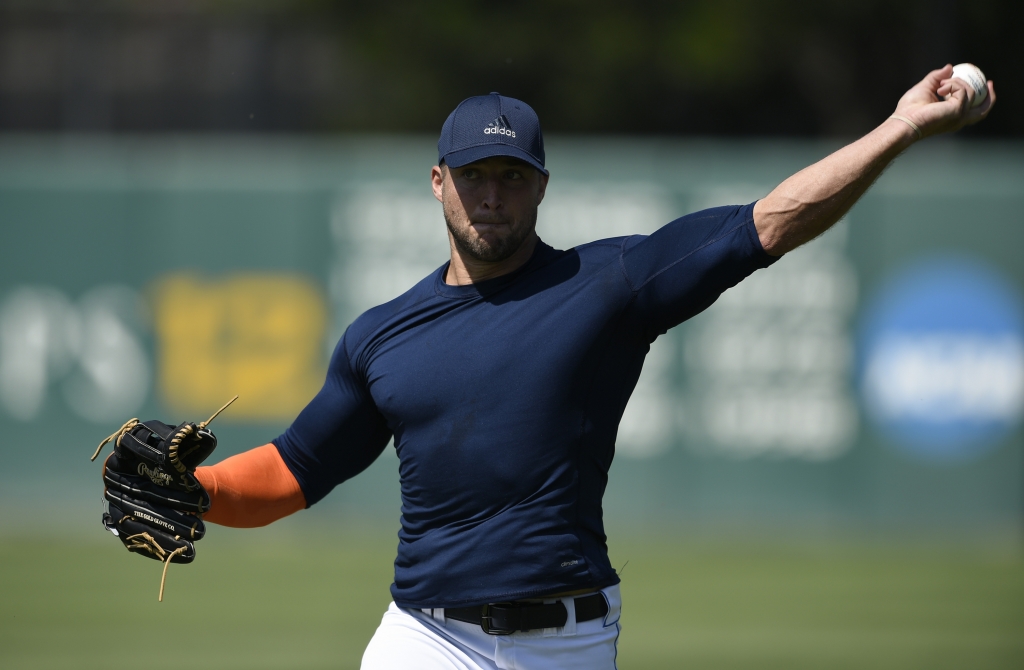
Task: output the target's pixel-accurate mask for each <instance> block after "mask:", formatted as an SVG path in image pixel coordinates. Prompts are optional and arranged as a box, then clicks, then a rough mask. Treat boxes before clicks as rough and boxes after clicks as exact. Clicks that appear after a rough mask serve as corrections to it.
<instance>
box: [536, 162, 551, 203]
mask: <svg viewBox="0 0 1024 670" xmlns="http://www.w3.org/2000/svg"><path fill="white" fill-rule="evenodd" d="M537 175H538V176H539V177H540V187H539V188H538V189H537V204H538V205H539V204H540V203H542V202H544V194H545V193H547V190H548V176H549V175H546V174H544V173H543V172H541V171H540V170H537Z"/></svg>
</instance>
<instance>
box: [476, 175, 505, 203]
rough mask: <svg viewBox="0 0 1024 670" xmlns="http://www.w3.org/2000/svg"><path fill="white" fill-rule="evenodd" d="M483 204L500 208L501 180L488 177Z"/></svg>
mask: <svg viewBox="0 0 1024 670" xmlns="http://www.w3.org/2000/svg"><path fill="white" fill-rule="evenodd" d="M480 204H481V205H483V206H484V207H486V208H487V209H498V208H500V207H501V180H500V179H488V180H487V181H486V182H485V183H484V188H483V198H482V200H481V202H480Z"/></svg>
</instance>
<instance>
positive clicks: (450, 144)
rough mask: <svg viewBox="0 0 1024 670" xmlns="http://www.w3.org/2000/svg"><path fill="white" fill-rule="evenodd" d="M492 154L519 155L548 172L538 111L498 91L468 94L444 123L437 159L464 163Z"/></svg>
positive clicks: (456, 163)
mask: <svg viewBox="0 0 1024 670" xmlns="http://www.w3.org/2000/svg"><path fill="white" fill-rule="evenodd" d="M492 156H511V157H513V158H518V159H520V160H522V161H526V162H527V163H529V164H530V165H532V166H533V167H535V168H537V169H538V170H540V171H541V172H543V173H544V174H547V173H548V171H547V170H545V169H544V137H543V135H541V132H540V119H538V118H537V112H535V111H533V108H532V107H530V106H529V105H528V104H526V103H525V102H523V101H522V100H516V99H515V98H506V97H505V96H503V95H498V94H497V93H491V94H490V95H478V96H474V97H472V98H466V99H465V100H463V101H462V102H460V103H459V106H458V107H456V108H455V111H453V112H452V113H451V114H449V115H448V119H447V120H446V121H445V122H444V126H442V127H441V139H439V140H438V141H437V163H438V165H440V164H441V162H442V161H444V162H445V164H447V165H448V166H449V167H462V166H463V165H469V164H470V163H475V162H476V161H479V160H483V159H485V158H490V157H492Z"/></svg>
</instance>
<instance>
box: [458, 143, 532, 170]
mask: <svg viewBox="0 0 1024 670" xmlns="http://www.w3.org/2000/svg"><path fill="white" fill-rule="evenodd" d="M495 156H509V157H511V158H518V159H519V160H521V161H523V162H526V163H529V164H530V165H532V166H533V167H535V168H537V169H538V170H540V171H541V172H543V173H544V174H548V171H547V170H545V169H544V166H543V165H541V163H540V161H538V160H537V159H536V158H534V157H533V156H531V155H530V154H529V152H527V151H523V150H522V149H520V148H519V147H514V146H512V145H510V144H500V143H497V142H495V143H493V144H479V145H477V146H475V147H469V148H466V149H461V150H459V151H452V152H450V153H447V154H445V155H444V158H443V159H442V160H444V162H445V164H446V165H447V166H448V167H453V168H457V167H462V166H463V165H469V164H470V163H475V162H477V161H482V160H484V159H485V158H493V157H495Z"/></svg>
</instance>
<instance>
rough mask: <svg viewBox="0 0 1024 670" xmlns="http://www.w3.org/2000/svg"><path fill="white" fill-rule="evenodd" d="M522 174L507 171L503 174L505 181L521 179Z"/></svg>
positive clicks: (516, 171)
mask: <svg viewBox="0 0 1024 670" xmlns="http://www.w3.org/2000/svg"><path fill="white" fill-rule="evenodd" d="M522 178H523V173H522V172H519V171H518V170H509V171H508V172H506V173H505V179H522Z"/></svg>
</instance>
